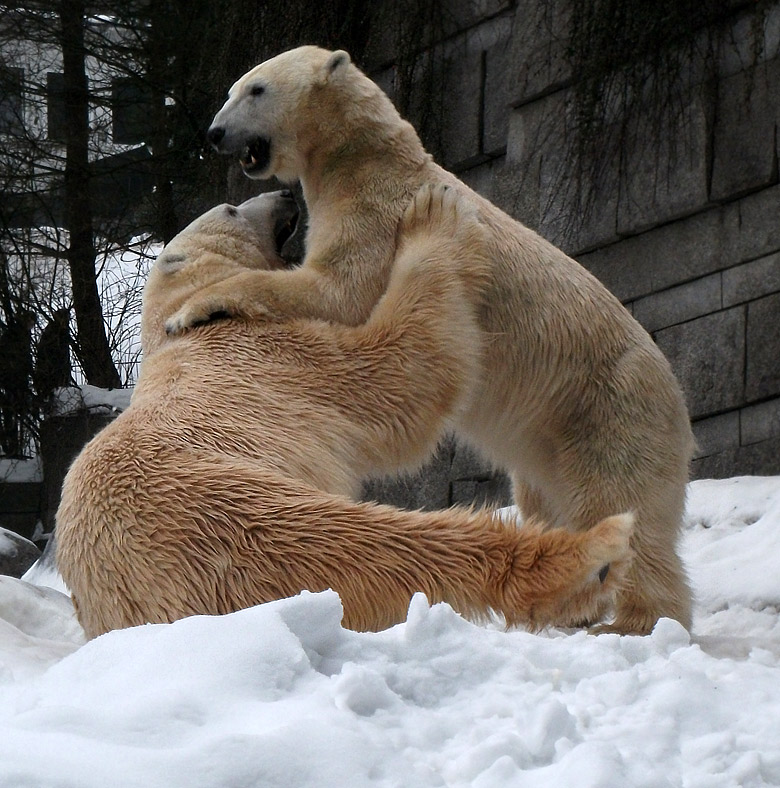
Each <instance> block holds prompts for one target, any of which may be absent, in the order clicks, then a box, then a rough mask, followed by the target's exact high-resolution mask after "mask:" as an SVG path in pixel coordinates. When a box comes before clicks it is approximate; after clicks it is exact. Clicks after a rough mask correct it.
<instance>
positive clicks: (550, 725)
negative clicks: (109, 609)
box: [0, 477, 780, 788]
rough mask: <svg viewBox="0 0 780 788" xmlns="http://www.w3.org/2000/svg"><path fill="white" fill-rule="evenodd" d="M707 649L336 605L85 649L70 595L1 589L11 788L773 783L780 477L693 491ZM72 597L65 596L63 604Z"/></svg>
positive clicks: (777, 765)
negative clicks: (395, 621)
mask: <svg viewBox="0 0 780 788" xmlns="http://www.w3.org/2000/svg"><path fill="white" fill-rule="evenodd" d="M682 553H683V556H684V558H685V561H686V564H687V566H688V568H689V572H690V576H691V579H692V582H693V585H694V588H695V593H696V599H697V601H696V612H695V621H694V626H693V634H692V635H689V634H688V633H687V632H686V631H685V630H684V629H683V628H682V627H681V626H680V625H679V624H677V623H676V622H674V621H671V620H668V619H664V620H662V621H660V622H659V623H658V625H657V626H656V628H655V631H654V632H653V634H652V635H650V636H648V637H644V638H641V637H623V638H621V637H618V636H616V635H603V636H599V637H593V636H589V635H587V634H585V633H584V632H581V631H578V632H564V631H549V632H545V633H542V634H530V633H527V632H523V631H517V630H515V631H509V632H507V631H503V630H502V629H501V628H500V627H499V626H497V625H494V626H476V625H473V624H470V623H468V622H466V621H464V620H463V619H461V618H460V617H459V616H458V615H457V614H455V613H454V612H453V611H452V610H451V609H450V608H449V607H447V606H446V605H436V606H434V607H429V606H428V604H427V602H426V600H425V599H424V598H423V597H422V596H417V597H415V598H414V599H413V600H412V603H411V605H410V608H409V614H408V619H407V621H406V622H405V623H403V624H400V625H398V626H396V627H393V628H392V629H389V630H387V631H385V632H379V633H356V632H350V631H348V630H344V629H342V628H341V626H340V623H339V622H340V617H341V607H340V602H339V599H338V596H337V595H336V594H335V593H333V592H325V593H320V594H308V593H304V594H302V595H300V596H298V597H295V598H292V599H284V600H280V601H278V602H272V603H269V604H265V605H260V606H258V607H254V608H251V609H248V610H243V611H240V612H237V613H234V614H232V615H228V616H221V617H194V618H190V619H185V620H183V621H179V622H177V623H175V624H171V625H154V626H145V627H138V628H135V629H129V630H124V631H118V632H111V633H109V634H107V635H104V636H102V637H100V638H97V639H96V640H93V641H91V642H89V643H84V638H83V635H82V633H81V631H80V629H79V627H78V625H77V623H76V621H75V618H74V615H73V610H72V606H71V604H70V600H69V598H68V597H67V596H65V595H63V594H62V593H60V592H59V591H57V590H54V589H53V588H50V587H46V586H47V584H49V585H55V586H56V585H57V578H56V576H54V575H51V574H50V575H49V576H48V577H47V575H46V573H45V572H41V571H40V569H39V570H38V571H37V573H36V569H35V568H33V570H31V572H30V573H28V575H26V577H27V578H28V579H29V580H36V582H37V583H38V584H37V585H33V584H31V583H28V582H25V581H21V580H14V579H12V578H8V577H3V578H0V785H2V786H9V787H11V788H17V787H18V788H22V787H23V786H24V787H29V788H90V787H91V786H94V787H95V788H105V786H109V785H110V786H121V787H122V788H124V787H127V788H130V787H131V786H139V788H140V787H141V786H143V788H176V787H177V786H181V787H182V788H199V787H202V788H217V787H222V786H226V787H228V788H241V787H246V788H250V787H251V788H254V787H255V786H284V787H285V788H287V787H288V786H291V787H295V788H305V787H307V786H311V787H312V788H314V787H315V786H316V788H328V787H329V786H333V788H353V787H357V786H402V787H403V788H406V787H408V786H412V787H414V786H475V788H494V787H495V788H500V787H502V786H512V787H513V788H514V787H516V786H521V787H524V786H544V787H545V788H546V787H548V786H549V787H550V788H572V787H574V788H576V787H578V786H582V787H583V788H584V787H585V786H592V787H593V788H610V787H611V786H614V788H626V787H627V786H628V787H631V786H648V787H649V786H653V787H655V786H658V787H659V788H660V786H686V788H717V787H719V786H723V787H724V788H726V787H728V788H732V787H733V786H742V787H744V788H747V787H748V786H764V785H780V623H779V622H780V618H779V616H778V612H779V609H780V477H766V478H759V477H743V478H736V479H729V480H725V481H700V482H694V483H692V484H691V486H690V495H689V506H688V515H687V521H686V528H685V535H684V539H683V544H682ZM60 587H61V586H60Z"/></svg>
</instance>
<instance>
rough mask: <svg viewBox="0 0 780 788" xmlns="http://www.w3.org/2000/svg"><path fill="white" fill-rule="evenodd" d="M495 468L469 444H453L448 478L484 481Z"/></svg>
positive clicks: (491, 474)
mask: <svg viewBox="0 0 780 788" xmlns="http://www.w3.org/2000/svg"><path fill="white" fill-rule="evenodd" d="M494 472H495V469H494V468H493V467H492V465H491V464H490V463H489V462H488V461H487V460H486V459H485V458H484V457H483V456H482V455H480V454H479V452H477V451H476V450H474V449H472V448H471V446H467V445H466V444H465V443H459V442H455V443H454V444H453V453H452V466H451V469H450V478H451V479H452V480H453V481H464V480H472V481H484V480H486V479H489V478H490V477H491V476H493V474H494Z"/></svg>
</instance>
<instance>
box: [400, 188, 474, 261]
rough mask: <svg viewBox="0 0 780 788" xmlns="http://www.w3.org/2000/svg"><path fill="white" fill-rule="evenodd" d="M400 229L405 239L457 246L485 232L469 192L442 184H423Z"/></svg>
mask: <svg viewBox="0 0 780 788" xmlns="http://www.w3.org/2000/svg"><path fill="white" fill-rule="evenodd" d="M399 229H400V233H401V238H402V240H403V241H405V242H408V241H411V240H415V239H417V238H420V237H425V238H426V239H431V238H436V239H438V241H439V242H442V241H446V242H449V243H452V244H455V245H457V246H462V245H463V244H467V243H471V242H473V240H474V236H475V235H479V236H481V233H482V225H481V224H480V223H479V220H478V219H477V214H476V210H475V208H474V206H473V205H472V204H471V203H470V202H469V200H468V198H467V197H466V195H464V194H460V193H459V192H458V191H457V189H454V188H452V187H450V186H445V185H444V184H441V183H428V184H424V185H423V186H421V187H420V189H419V190H418V191H417V193H416V194H415V195H414V197H413V198H412V201H411V203H410V204H409V206H408V208H407V209H406V212H405V213H404V215H403V217H402V218H401V225H400V228H399Z"/></svg>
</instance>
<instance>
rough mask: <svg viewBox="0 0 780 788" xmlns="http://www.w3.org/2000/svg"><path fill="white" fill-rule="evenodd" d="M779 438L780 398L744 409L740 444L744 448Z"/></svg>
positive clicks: (741, 419) (741, 413)
mask: <svg viewBox="0 0 780 788" xmlns="http://www.w3.org/2000/svg"><path fill="white" fill-rule="evenodd" d="M777 437H780V397H777V398H775V399H770V400H768V401H767V402H761V403H759V404H758V405H749V406H748V407H746V408H743V409H742V411H741V412H740V443H741V444H742V445H743V446H749V445H750V444H753V443H761V442H762V441H765V440H769V439H770V438H777Z"/></svg>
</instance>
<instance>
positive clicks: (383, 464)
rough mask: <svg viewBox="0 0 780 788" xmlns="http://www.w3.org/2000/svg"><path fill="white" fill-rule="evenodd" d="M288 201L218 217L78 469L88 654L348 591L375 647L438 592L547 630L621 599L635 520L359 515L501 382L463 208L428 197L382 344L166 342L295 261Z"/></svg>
mask: <svg viewBox="0 0 780 788" xmlns="http://www.w3.org/2000/svg"><path fill="white" fill-rule="evenodd" d="M275 199H276V198H275V196H274V195H264V196H263V197H261V198H256V200H255V201H254V202H253V201H250V206H249V208H247V207H246V205H247V204H244V206H239V211H238V213H236V212H235V209H233V210H232V211H231V210H230V208H231V207H230V206H221V207H219V208H215V209H213V210H212V211H210V212H209V213H208V214H206V215H205V216H204V217H203V218H201V219H200V220H197V221H196V222H195V223H194V224H193V225H192V226H191V227H190V228H188V229H186V230H185V231H184V232H183V233H182V234H180V235H179V236H178V237H177V238H176V239H174V241H172V242H171V244H170V245H169V246H168V248H167V249H166V250H164V251H163V253H162V255H161V256H160V258H159V259H158V262H157V265H156V266H155V269H154V271H153V272H152V274H151V275H150V278H149V280H148V283H147V287H146V290H145V293H144V315H143V341H144V345H145V350H146V354H145V357H144V362H143V367H142V370H141V375H140V378H139V381H138V385H137V387H136V389H135V393H134V395H133V399H132V402H131V405H130V407H129V408H128V409H127V410H126V411H125V412H124V413H122V414H121V415H120V416H119V417H118V418H117V419H116V420H115V421H114V422H113V423H112V424H110V425H109V426H108V427H106V429H105V430H103V431H102V432H101V433H100V434H99V435H97V436H96V437H95V438H94V439H93V440H92V441H91V442H90V443H89V444H88V445H87V446H86V447H85V448H84V450H83V451H82V452H81V454H80V455H79V456H78V458H77V459H76V460H75V462H74V464H73V466H72V467H71V469H70V471H69V473H68V475H67V477H66V479H65V483H64V487H63V494H62V501H61V504H60V507H59V510H58V513H57V539H58V564H59V568H60V571H61V573H62V576H63V578H64V580H65V582H66V583H67V584H68V586H69V588H70V589H71V591H72V593H73V597H74V602H75V604H76V607H77V611H78V616H79V620H80V621H81V623H82V625H83V626H84V629H85V630H86V632H87V634H88V636H90V637H94V636H96V635H99V634H100V633H102V632H105V631H107V630H109V629H114V628H120V627H126V626H131V625H135V624H142V623H144V622H165V621H172V620H175V619H177V618H180V617H182V616H186V615H190V614H197V613H209V614H218V613H226V612H229V611H232V610H235V609H238V608H242V607H246V606H249V605H252V604H256V603H260V602H265V601H269V600H273V599H277V598H280V597H284V596H288V595H291V594H295V593H297V592H299V591H301V590H303V589H308V590H311V591H318V590H322V589H325V588H328V587H331V588H334V589H335V590H336V591H338V593H339V594H340V596H341V599H342V601H343V604H344V621H345V624H346V625H347V626H349V627H353V628H356V629H379V628H382V627H386V626H389V625H391V624H393V623H396V622H398V621H401V620H403V618H404V617H405V613H406V609H407V605H408V603H409V600H410V598H411V596H412V594H414V593H415V592H417V591H423V592H425V593H426V594H427V595H428V597H429V599H430V600H432V601H439V600H444V601H447V602H449V603H451V604H452V605H453V606H454V607H455V608H456V609H458V610H460V611H461V612H463V613H464V614H466V615H468V616H472V617H475V618H479V617H482V616H485V615H487V614H488V613H489V611H490V610H496V611H498V612H500V613H502V614H504V615H505V616H506V618H507V620H508V621H509V622H512V623H514V622H523V623H526V624H528V625H530V626H532V627H540V626H544V625H546V624H547V623H549V622H550V621H556V620H559V619H560V618H561V617H562V616H563V617H570V616H580V617H587V616H589V615H592V614H593V612H594V610H596V609H598V608H599V607H600V606H602V605H603V604H605V602H609V600H610V599H611V598H612V597H613V595H614V591H615V589H616V588H618V587H619V584H620V582H621V580H622V578H623V577H624V575H625V570H626V568H627V566H628V563H629V556H630V552H629V547H628V541H629V537H630V533H631V528H632V517H631V516H630V515H622V516H615V517H610V518H607V519H605V520H604V521H603V522H602V523H600V524H599V525H598V526H596V527H595V528H594V529H593V530H591V531H590V532H588V533H580V534H575V533H572V532H570V531H568V530H565V529H553V530H544V529H542V528H541V526H539V525H534V524H533V523H531V524H529V525H526V526H524V527H523V528H518V527H517V526H516V524H515V523H512V522H510V523H504V522H502V521H501V519H500V518H499V517H498V516H496V515H495V514H493V513H491V512H488V511H468V510H457V509H453V510H448V511H441V512H407V511H401V510H397V509H393V508H392V507H388V506H380V505H376V504H370V503H355V502H354V501H353V500H351V499H350V497H349V496H352V495H354V494H355V493H356V492H357V490H358V487H359V483H360V480H361V478H363V477H365V476H367V475H371V474H376V473H384V472H387V471H390V470H395V469H397V468H398V467H404V466H413V465H415V464H417V463H419V462H420V461H422V460H423V459H424V458H425V457H427V456H428V455H429V453H430V451H431V449H432V447H433V446H434V445H435V444H436V441H437V439H438V438H439V436H440V435H441V434H442V432H443V431H444V430H445V428H446V427H447V424H448V420H449V419H450V418H451V417H452V415H453V414H456V413H458V412H459V410H460V409H461V408H462V407H464V406H466V405H467V403H468V399H469V397H470V390H469V388H470V386H471V385H472V382H473V381H474V380H475V379H477V378H478V377H479V374H480V373H479V365H480V355H481V354H480V343H481V341H482V332H481V331H480V330H479V328H478V326H477V321H476V319H475V314H474V311H475V310H474V308H473V307H472V306H471V304H470V303H469V301H468V299H466V298H465V297H464V292H463V286H462V285H461V283H460V280H459V279H458V277H456V276H453V274H452V269H453V267H454V268H456V269H457V268H458V267H459V266H461V265H463V263H464V262H465V261H464V259H463V255H464V252H466V251H467V250H470V249H471V248H472V247H474V246H477V247H478V246H480V241H479V238H480V236H481V235H482V234H483V232H484V228H483V227H482V226H481V225H480V223H479V222H478V221H477V219H476V216H475V215H474V212H473V209H470V208H469V207H468V206H467V205H465V206H464V205H463V204H461V203H459V202H458V200H457V199H456V198H455V194H454V192H452V191H450V192H446V191H445V190H443V189H433V190H431V189H424V190H422V191H421V193H420V195H418V197H417V199H416V200H415V201H414V203H413V205H412V207H411V208H410V210H409V212H408V213H407V215H406V217H405V220H404V221H405V226H404V238H405V240H404V244H403V248H402V250H401V252H400V254H399V258H398V261H397V264H396V266H395V270H394V274H393V277H392V279H391V281H390V284H389V287H388V289H387V293H386V294H385V296H384V298H383V299H382V300H381V301H380V302H379V304H378V306H377V307H376V309H375V310H374V311H373V313H372V315H371V316H370V318H369V319H368V321H367V322H366V323H365V324H364V325H361V326H359V327H355V328H350V327H346V326H338V325H328V324H326V323H321V322H316V321H310V320H287V321H281V322H278V323H268V322H265V321H261V322H257V321H255V322H252V321H249V322H242V321H229V322H228V321H221V322H214V323H210V324H209V325H206V326H201V327H199V328H196V329H195V330H193V331H191V332H189V333H188V334H186V335H185V336H184V337H180V338H174V339H170V340H169V339H167V338H166V337H165V335H164V333H163V329H162V325H163V321H164V319H165V317H166V316H167V315H169V314H170V313H171V311H172V310H174V309H175V308H177V307H178V306H179V305H180V304H181V302H182V299H183V298H185V297H186V295H187V294H188V292H190V293H191V292H194V291H196V290H197V289H198V288H200V287H202V286H203V284H204V283H207V282H213V281H214V280H215V278H219V277H224V276H226V275H228V274H229V273H230V272H231V271H236V270H239V269H240V268H241V267H242V265H252V266H255V267H262V266H264V265H266V264H268V263H270V264H272V265H275V264H277V262H278V260H277V259H276V258H275V254H269V252H268V250H269V243H270V242H269V240H268V238H265V239H264V238H263V237H262V228H263V227H264V226H265V227H266V228H267V227H268V226H269V223H268V222H265V224H264V223H263V220H262V217H261V214H262V209H263V207H264V206H265V208H264V209H265V210H266V211H268V212H276V211H277V210H279V208H278V206H276V207H274V204H273V201H274V200H275ZM242 209H244V210H242ZM250 209H251V210H250ZM247 211H249V212H251V213H252V214H253V215H254V216H255V219H256V221H257V222H258V224H257V226H256V227H255V228H254V229H253V228H252V226H251V225H248V224H247V223H246V222H244V221H243V219H244V218H245V216H244V213H245V212H247ZM258 217H259V218H258ZM257 227H259V228H260V230H261V232H256V231H255V230H256V229H257ZM468 254H469V266H470V267H471V268H472V269H476V270H479V269H480V268H481V267H482V263H481V262H480V260H479V258H478V256H472V255H471V253H470V252H468ZM269 258H270V259H269ZM607 564H609V565H610V568H609V572H608V574H607V576H606V580H604V582H602V579H600V578H599V576H598V575H599V572H600V570H602V568H603V567H605V566H606V565H607Z"/></svg>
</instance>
